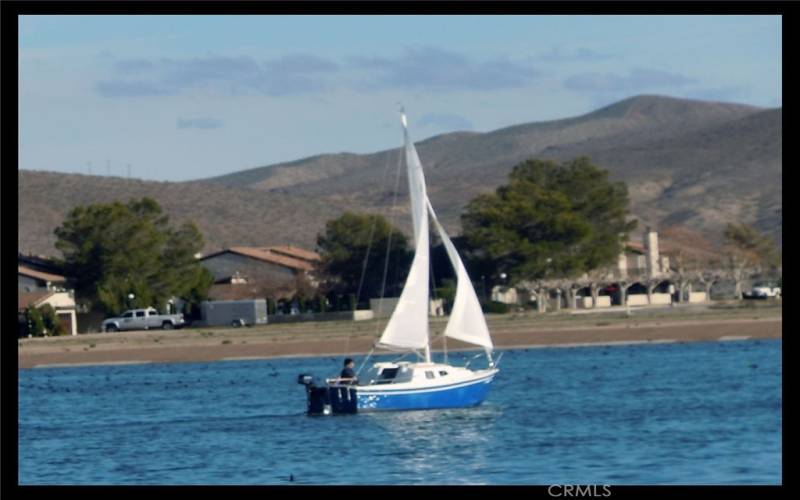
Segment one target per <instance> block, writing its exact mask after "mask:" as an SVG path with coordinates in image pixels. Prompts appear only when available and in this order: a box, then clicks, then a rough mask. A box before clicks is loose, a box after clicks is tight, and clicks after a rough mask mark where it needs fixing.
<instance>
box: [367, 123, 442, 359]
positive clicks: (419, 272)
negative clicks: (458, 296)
mask: <svg viewBox="0 0 800 500" xmlns="http://www.w3.org/2000/svg"><path fill="white" fill-rule="evenodd" d="M401 119H402V121H403V132H404V137H405V143H406V166H407V169H408V191H409V197H410V198H411V215H412V219H413V222H414V242H415V245H414V246H415V252H414V261H413V262H412V263H411V269H410V270H409V273H408V278H407V279H406V283H405V286H404V287H403V292H402V293H401V294H400V299H399V300H398V301H397V306H396V307H395V309H394V312H393V313H392V316H391V318H389V323H388V324H387V325H386V329H385V330H384V331H383V335H381V338H380V341H379V344H380V345H384V346H387V347H400V348H408V349H422V348H425V347H427V346H428V280H429V274H428V272H429V269H430V249H429V234H428V216H427V213H426V212H427V210H426V208H425V205H426V200H427V199H428V196H427V194H426V189H425V176H424V175H423V173H422V164H421V163H420V161H419V156H418V155H417V151H416V149H415V148H414V144H413V143H412V142H411V140H410V139H409V137H408V130H407V128H406V120H405V115H401Z"/></svg>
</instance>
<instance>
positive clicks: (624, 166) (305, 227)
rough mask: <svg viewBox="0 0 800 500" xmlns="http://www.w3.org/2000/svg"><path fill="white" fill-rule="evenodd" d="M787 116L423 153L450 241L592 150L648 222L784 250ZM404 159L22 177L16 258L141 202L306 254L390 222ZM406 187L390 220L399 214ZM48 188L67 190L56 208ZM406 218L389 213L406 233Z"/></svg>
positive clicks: (439, 141)
mask: <svg viewBox="0 0 800 500" xmlns="http://www.w3.org/2000/svg"><path fill="white" fill-rule="evenodd" d="M781 120H782V111H781V110H780V109H769V110H764V109H761V108H754V107H751V106H744V105H738V104H727V103H710V102H703V101H691V100H684V99H674V98H669V97H658V96H639V97H633V98H630V99H626V100H624V101H621V102H618V103H616V104H613V105H611V106H607V107H605V108H602V109H599V110H597V111H594V112H592V113H589V114H586V115H583V116H580V117H576V118H569V119H564V120H556V121H550V122H542V123H530V124H523V125H516V126H512V127H507V128H503V129H500V130H496V131H492V132H487V133H474V132H470V133H466V132H457V133H451V134H445V135H440V136H436V137H432V138H430V139H426V140H424V141H421V142H419V143H417V147H418V150H419V153H420V157H421V159H422V162H423V164H424V165H425V169H426V177H427V180H428V184H429V190H428V191H429V194H430V196H431V199H432V201H433V203H434V206H435V207H436V209H437V213H439V215H440V218H441V219H442V220H443V221H444V223H445V225H446V226H447V227H448V230H449V231H450V232H452V233H458V232H459V230H460V226H459V216H460V213H461V211H462V209H463V207H464V205H465V204H466V203H467V201H469V200H470V199H471V198H472V197H474V196H475V195H477V194H479V193H482V192H486V191H489V190H492V189H494V188H495V187H496V186H498V185H499V184H502V183H504V182H506V179H507V174H508V173H509V172H510V170H511V168H512V167H513V166H514V165H515V164H516V163H518V162H520V161H522V160H524V159H527V158H531V157H539V158H551V159H556V160H565V159H571V158H574V157H576V156H579V155H587V156H589V157H591V158H592V160H593V161H594V162H595V163H597V164H599V165H600V166H602V167H604V168H606V169H608V170H609V171H610V172H611V177H612V178H613V179H616V180H624V181H626V182H627V183H628V185H629V188H630V192H631V198H632V210H633V212H634V214H635V215H636V216H637V217H639V218H640V219H642V223H643V225H644V224H650V225H654V226H655V227H659V226H660V225H668V224H686V225H687V226H689V227H691V228H694V229H698V230H701V231H703V232H705V233H706V234H708V235H709V236H710V237H711V238H712V239H715V238H718V236H719V234H720V231H721V228H722V226H723V225H724V223H726V222H729V221H744V222H748V223H754V224H756V226H757V227H759V228H760V229H762V230H765V231H770V232H772V234H773V235H775V237H776V238H777V239H778V241H780V239H781V237H782V234H781V231H782V211H781V206H782V188H781V182H782V163H781V160H782V125H781ZM411 132H412V137H413V129H412V131H411ZM400 139H401V138H400V134H399V133H398V145H399V143H400ZM399 152H400V150H399V148H398V149H394V150H390V151H382V152H378V153H374V154H368V155H355V154H349V153H341V154H331V155H319V156H315V157H311V158H306V159H301V160H297V161H294V162H290V163H283V164H277V165H271V166H266V167H260V168H255V169H249V170H246V171H242V172H237V173H234V174H229V175H225V176H220V177H215V178H210V179H204V180H201V181H193V182H184V183H159V182H144V181H135V180H126V179H121V178H105V177H89V176H84V175H78V174H74V175H68V174H53V173H43V172H29V171H20V187H19V193H20V202H19V207H20V218H19V222H20V239H19V245H20V250H22V251H28V250H30V251H33V252H35V253H44V254H52V253H53V252H54V250H53V249H52V242H53V241H54V238H53V237H52V229H53V228H54V227H55V226H56V225H57V224H58V223H59V222H60V220H61V217H63V214H64V213H65V212H66V210H67V209H68V207H70V206H72V205H74V204H76V203H88V202H91V201H108V200H111V199H116V198H117V197H122V199H127V198H129V197H133V196H142V195H145V194H147V195H149V196H152V197H154V198H155V199H157V200H158V201H159V203H161V204H162V206H164V207H165V208H166V209H167V211H168V212H169V213H170V214H171V215H172V216H173V218H174V219H176V220H184V219H186V218H191V219H193V220H195V221H196V222H197V223H198V225H199V226H200V228H201V230H202V231H203V232H204V234H205V235H206V237H207V240H208V244H207V247H208V248H209V249H214V248H220V247H223V246H227V245H229V244H240V245H249V244H273V243H293V244H297V245H303V246H307V247H313V245H314V240H315V236H316V233H317V231H318V230H319V229H321V228H322V227H323V225H324V223H325V221H326V220H327V219H329V218H331V217H334V216H336V215H338V214H339V213H341V212H342V211H343V210H344V209H345V208H346V207H347V208H350V209H358V210H364V211H367V210H368V211H376V212H378V213H382V214H388V213H389V207H390V206H391V204H392V200H393V196H392V193H393V185H394V179H395V172H396V168H397V166H398V162H399ZM405 182H406V181H405V178H404V177H403V178H401V179H400V185H399V186H400V196H399V198H398V200H399V205H398V207H397V210H396V213H397V214H403V213H405V211H406V209H405V205H406V203H407V202H406V196H407V195H406V188H405ZM56 189H57V190H56ZM54 190H56V191H54ZM48 192H49V193H52V192H61V193H63V194H62V195H60V196H59V197H58V199H50V197H48V196H44V193H48ZM406 219H407V217H403V216H401V217H398V218H397V222H398V225H400V226H401V227H403V228H405V229H407V227H408V222H407V221H406ZM233 221H235V223H233Z"/></svg>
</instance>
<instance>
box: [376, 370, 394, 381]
mask: <svg viewBox="0 0 800 500" xmlns="http://www.w3.org/2000/svg"><path fill="white" fill-rule="evenodd" d="M397 370H398V369H397V368H384V369H383V371H382V372H381V378H380V379H381V380H392V379H393V378H395V377H396V376H397Z"/></svg>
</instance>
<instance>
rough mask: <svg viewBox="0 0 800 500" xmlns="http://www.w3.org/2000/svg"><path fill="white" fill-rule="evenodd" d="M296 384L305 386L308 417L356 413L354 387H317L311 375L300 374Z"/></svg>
mask: <svg viewBox="0 0 800 500" xmlns="http://www.w3.org/2000/svg"><path fill="white" fill-rule="evenodd" d="M297 383H298V384H301V385H304V386H306V397H307V398H308V410H307V411H306V413H307V414H308V415H340V414H347V413H358V392H357V390H356V387H355V386H349V385H328V384H325V385H323V386H317V385H316V381H315V379H314V376H313V375H309V374H306V373H301V374H300V375H298V376H297Z"/></svg>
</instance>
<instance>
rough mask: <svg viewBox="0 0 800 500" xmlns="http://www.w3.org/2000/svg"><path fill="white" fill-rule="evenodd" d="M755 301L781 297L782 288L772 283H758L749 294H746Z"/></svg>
mask: <svg viewBox="0 0 800 500" xmlns="http://www.w3.org/2000/svg"><path fill="white" fill-rule="evenodd" d="M745 295H746V296H747V297H749V298H753V299H766V298H769V297H780V296H781V288H780V287H779V286H775V285H774V284H772V283H756V284H755V285H753V288H752V289H751V290H750V292H749V293H746V294H745Z"/></svg>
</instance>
